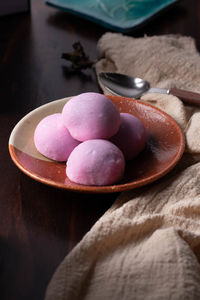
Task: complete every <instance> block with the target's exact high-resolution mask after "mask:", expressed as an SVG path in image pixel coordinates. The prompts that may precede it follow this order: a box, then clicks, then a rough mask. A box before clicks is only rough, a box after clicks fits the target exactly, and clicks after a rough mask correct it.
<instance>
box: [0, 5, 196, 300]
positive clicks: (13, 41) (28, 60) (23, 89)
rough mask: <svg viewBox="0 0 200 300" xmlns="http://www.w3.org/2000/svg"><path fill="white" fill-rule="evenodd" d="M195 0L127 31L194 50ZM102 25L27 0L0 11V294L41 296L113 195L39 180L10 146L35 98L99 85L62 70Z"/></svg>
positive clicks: (89, 46) (89, 76)
mask: <svg viewBox="0 0 200 300" xmlns="http://www.w3.org/2000/svg"><path fill="white" fill-rule="evenodd" d="M199 28H200V1H198V0H184V1H180V3H179V4H178V5H176V6H174V7H173V8H171V9H170V10H169V11H167V12H165V13H163V14H162V16H159V17H157V18H156V19H154V20H153V21H151V22H150V23H149V24H146V25H145V26H143V27H142V28H140V29H138V30H137V31H135V32H133V33H131V34H130V35H132V36H134V37H141V36H143V35H144V34H148V35H160V34H171V33H176V34H183V35H189V36H192V37H194V38H195V40H196V45H197V48H198V49H200V35H199ZM106 31H107V30H106V29H105V28H102V27H100V26H98V25H95V24H92V23H90V22H89V21H83V20H82V19H80V18H77V17H73V16H70V15H68V14H66V13H64V12H61V11H59V10H57V9H54V8H52V7H48V6H46V5H45V4H44V1H43V0H33V1H32V4H31V11H30V13H23V14H18V15H15V16H6V17H2V18H0V56H1V57H0V97H1V106H0V145H1V150H0V170H1V188H0V298H1V299H6V300H8V299H15V300H18V299H20V300H22V299H29V300H33V299H35V300H40V299H43V298H44V293H45V289H46V287H47V284H48V282H49V280H50V278H51V276H52V274H53V272H54V271H55V269H56V267H57V266H58V264H59V263H60V262H61V261H62V259H63V258H64V256H65V255H66V254H67V253H69V251H70V250H71V249H72V248H73V247H74V246H75V245H76V244H77V243H78V242H79V241H80V240H81V238H82V237H83V235H84V234H85V233H86V232H87V231H88V230H89V229H90V228H91V226H92V225H93V224H94V223H95V221H96V220H98V218H99V217H100V216H101V215H102V214H103V213H104V211H106V210H107V209H108V208H109V207H110V205H111V204H112V202H113V201H114V199H115V197H116V195H87V194H76V193H72V192H67V191H63V190H58V189H55V188H51V187H48V186H45V185H43V184H41V183H38V182H36V181H34V180H32V179H30V178H29V177H27V176H26V175H24V174H23V173H22V172H21V171H19V170H18V169H17V167H16V166H15V165H14V164H13V162H12V161H11V159H10V156H9V153H8V146H7V145H8V138H9V135H10V133H11V131H12V128H13V127H14V125H15V124H16V123H17V122H18V121H19V120H20V118H21V117H23V116H24V115H25V114H26V113H28V112H29V111H31V110H32V109H34V108H36V107H38V106H40V105H41V104H44V103H47V102H50V101H52V100H55V99H59V98H62V97H66V96H72V95H75V94H79V93H82V92H87V91H95V92H100V90H99V87H98V85H97V81H96V76H95V73H94V71H93V70H92V69H89V70H86V71H84V72H82V73H81V74H73V75H72V74H71V75H69V74H67V73H66V72H65V71H66V70H65V67H66V66H67V62H65V61H64V60H62V59H61V54H62V53H63V52H69V51H71V50H72V44H73V43H74V42H76V41H80V42H81V43H82V45H83V46H84V49H85V51H86V53H87V54H88V55H89V56H90V58H91V59H93V60H95V59H97V57H98V53H97V49H96V44H97V41H98V39H99V38H100V37H101V35H102V34H104V33H105V32H106Z"/></svg>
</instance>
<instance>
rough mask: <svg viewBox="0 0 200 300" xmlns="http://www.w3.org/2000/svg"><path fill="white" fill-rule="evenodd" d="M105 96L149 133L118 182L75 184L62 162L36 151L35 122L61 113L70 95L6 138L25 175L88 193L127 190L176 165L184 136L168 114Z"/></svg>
mask: <svg viewBox="0 0 200 300" xmlns="http://www.w3.org/2000/svg"><path fill="white" fill-rule="evenodd" d="M108 97H109V98H110V99H111V100H112V101H113V102H114V103H115V104H116V105H117V107H118V109H119V110H120V112H128V113H131V114H133V115H135V116H137V117H139V118H140V119H141V120H142V122H143V123H144V126H145V128H146V130H147V136H148V138H147V143H146V148H145V150H144V151H143V152H141V153H140V155H139V156H138V157H137V158H135V159H133V160H131V161H129V162H127V164H126V170H125V175H124V178H123V180H122V181H121V182H119V183H118V184H115V185H110V186H86V185H80V184H75V183H73V182H71V181H70V180H69V179H68V178H67V177H66V173H65V169H66V165H65V163H60V162H55V161H52V160H49V159H47V158H45V157H44V156H42V155H41V154H40V153H39V152H38V151H37V150H36V148H35V145H34V142H33V135H34V131H35V128H36V125H37V124H38V123H39V121H40V120H41V119H42V118H44V117H45V116H47V115H50V114H53V113H56V112H61V111H62V108H63V106H64V104H65V103H66V101H67V100H68V99H69V98H64V99H61V100H57V101H53V102H50V103H48V104H45V105H43V106H40V107H39V108H37V109H35V110H33V111H32V112H30V113H29V114H28V115H26V116H25V117H24V118H23V119H21V120H20V121H19V123H18V124H17V125H16V126H15V128H14V129H13V131H12V133H11V136H10V139H9V151H10V155H11V157H12V159H13V161H14V163H15V164H16V165H17V166H18V167H19V169H21V170H22V171H23V172H24V173H25V174H27V175H29V176H30V177H32V178H33V179H35V180H38V181H40V182H42V183H45V184H48V185H52V186H55V187H58V188H63V189H68V190H73V191H79V192H89V193H110V192H120V191H125V190H130V189H133V188H136V187H140V186H143V185H146V184H149V183H151V182H153V181H155V180H157V179H158V178H160V177H162V176H164V175H165V174H166V173H167V172H169V171H170V170H171V169H172V168H173V167H174V166H175V165H176V163H177V162H178V160H179V159H180V158H181V156H182V153H183V150H184V137H183V134H182V131H181V129H180V128H179V126H178V125H177V123H176V122H175V121H174V120H173V119H172V118H171V117H169V115H167V114H165V113H164V112H162V111H160V110H159V109H157V108H155V107H153V106H151V105H150V104H147V103H145V102H142V101H138V100H133V99H128V98H123V97H119V96H108Z"/></svg>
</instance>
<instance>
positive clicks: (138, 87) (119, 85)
mask: <svg viewBox="0 0 200 300" xmlns="http://www.w3.org/2000/svg"><path fill="white" fill-rule="evenodd" d="M99 78H100V80H101V82H102V84H103V85H104V86H105V88H106V89H107V90H108V91H110V92H111V93H113V94H115V95H122V96H124V97H128V98H135V99H137V98H139V97H140V96H141V95H142V94H143V93H144V92H146V91H148V89H149V88H150V86H149V83H148V82H147V81H146V80H143V79H141V78H138V77H131V76H128V75H123V74H119V73H100V74H99Z"/></svg>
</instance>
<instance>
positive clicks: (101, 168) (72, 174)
mask: <svg viewBox="0 0 200 300" xmlns="http://www.w3.org/2000/svg"><path fill="white" fill-rule="evenodd" d="M124 168H125V160H124V156H123V154H122V152H121V151H120V149H119V148H118V147H117V146H115V145H114V144H112V143H111V142H109V141H107V140H100V139H99V140H88V141H85V142H83V143H81V144H79V145H78V146H77V147H76V148H75V149H74V150H73V151H72V152H71V154H70V156H69V158H68V161H67V168H66V174H67V176H68V178H69V179H70V180H71V181H73V182H76V183H80V184H85V185H109V184H113V183H116V182H118V181H119V180H120V179H121V178H122V176H123V173H124Z"/></svg>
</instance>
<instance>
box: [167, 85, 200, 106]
mask: <svg viewBox="0 0 200 300" xmlns="http://www.w3.org/2000/svg"><path fill="white" fill-rule="evenodd" d="M169 94H171V95H174V96H176V97H178V98H180V99H181V100H182V101H183V102H185V103H188V104H196V105H198V106H200V93H194V92H190V91H185V90H182V89H177V88H171V89H169Z"/></svg>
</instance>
